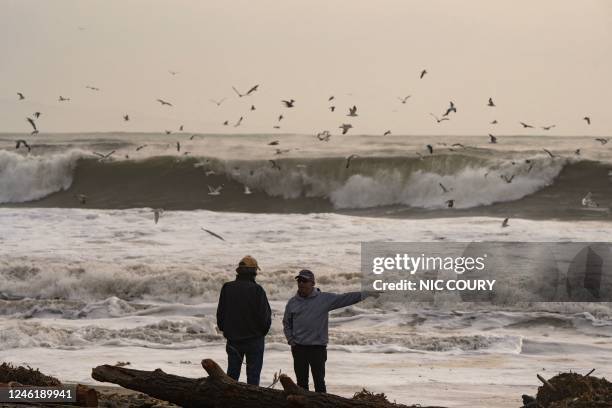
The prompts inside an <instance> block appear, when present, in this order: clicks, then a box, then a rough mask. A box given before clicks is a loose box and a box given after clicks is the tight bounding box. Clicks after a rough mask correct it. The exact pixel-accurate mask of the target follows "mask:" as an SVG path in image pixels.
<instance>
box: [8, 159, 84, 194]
mask: <svg viewBox="0 0 612 408" xmlns="http://www.w3.org/2000/svg"><path fill="white" fill-rule="evenodd" d="M84 155H85V152H82V151H80V150H71V151H68V152H66V153H58V154H53V155H49V156H34V155H28V156H23V155H20V154H17V153H12V152H9V151H6V150H0V204H3V203H21V202H26V201H32V200H37V199H40V198H43V197H45V196H48V195H49V194H52V193H55V192H58V191H61V190H67V189H68V188H69V187H70V185H71V184H72V177H73V172H74V169H75V167H76V164H77V161H78V159H79V158H81V157H83V156H84Z"/></svg>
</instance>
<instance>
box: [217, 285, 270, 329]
mask: <svg viewBox="0 0 612 408" xmlns="http://www.w3.org/2000/svg"><path fill="white" fill-rule="evenodd" d="M271 317H272V312H271V311H270V303H268V297H267V296H266V291H265V290H264V289H263V288H262V287H261V286H259V285H258V284H257V283H256V282H255V276H254V275H250V274H238V275H237V276H236V280H235V281H233V282H227V283H225V284H224V285H223V287H222V288H221V294H220V295H219V305H218V306H217V326H218V327H219V330H221V331H222V332H223V336H224V337H225V338H226V339H228V340H233V341H238V340H246V339H252V338H256V337H263V336H265V335H266V334H267V333H268V330H270V324H271V323H272V319H271Z"/></svg>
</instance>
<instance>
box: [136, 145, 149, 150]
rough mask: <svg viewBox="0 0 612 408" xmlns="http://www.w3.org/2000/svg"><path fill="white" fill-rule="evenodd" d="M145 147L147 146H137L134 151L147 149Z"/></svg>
mask: <svg viewBox="0 0 612 408" xmlns="http://www.w3.org/2000/svg"><path fill="white" fill-rule="evenodd" d="M147 146H148V145H146V144H143V145H140V146H138V147H137V148H136V151H139V150H142V149H144V148H145V147H147Z"/></svg>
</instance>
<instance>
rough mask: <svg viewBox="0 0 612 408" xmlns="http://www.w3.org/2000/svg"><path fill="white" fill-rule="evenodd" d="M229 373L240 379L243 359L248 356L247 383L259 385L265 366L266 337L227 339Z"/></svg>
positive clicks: (235, 378) (232, 376)
mask: <svg viewBox="0 0 612 408" xmlns="http://www.w3.org/2000/svg"><path fill="white" fill-rule="evenodd" d="M225 351H226V352H227V375H228V376H230V377H231V378H233V379H234V380H236V381H238V379H239V378H240V369H241V368H242V360H244V356H246V374H247V383H249V384H253V385H259V375H260V374H261V368H262V366H263V355H264V338H263V337H256V338H253V339H248V340H239V341H232V340H229V339H228V340H227V343H226V345H225Z"/></svg>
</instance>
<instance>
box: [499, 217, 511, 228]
mask: <svg viewBox="0 0 612 408" xmlns="http://www.w3.org/2000/svg"><path fill="white" fill-rule="evenodd" d="M509 219H510V218H505V219H504V221H503V222H502V225H501V226H502V228H505V227H509V226H510V225H508V220H509Z"/></svg>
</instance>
